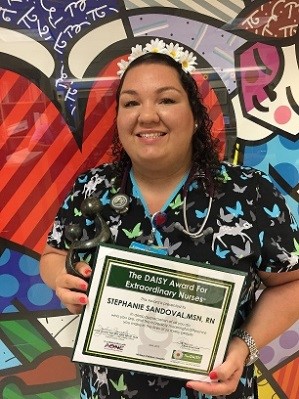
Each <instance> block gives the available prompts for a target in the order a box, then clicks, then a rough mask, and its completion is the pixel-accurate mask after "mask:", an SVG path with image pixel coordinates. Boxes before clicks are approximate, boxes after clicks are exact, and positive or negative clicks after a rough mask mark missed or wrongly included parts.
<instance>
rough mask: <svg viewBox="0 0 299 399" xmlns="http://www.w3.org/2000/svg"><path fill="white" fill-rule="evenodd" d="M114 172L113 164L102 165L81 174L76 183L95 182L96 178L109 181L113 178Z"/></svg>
mask: <svg viewBox="0 0 299 399" xmlns="http://www.w3.org/2000/svg"><path fill="white" fill-rule="evenodd" d="M114 171H115V164H113V163H104V164H101V165H98V166H95V167H94V168H91V169H88V170H85V171H84V172H81V173H80V174H79V175H78V176H77V178H76V180H77V181H81V182H82V181H90V180H95V179H96V178H105V179H110V178H112V177H113V175H114Z"/></svg>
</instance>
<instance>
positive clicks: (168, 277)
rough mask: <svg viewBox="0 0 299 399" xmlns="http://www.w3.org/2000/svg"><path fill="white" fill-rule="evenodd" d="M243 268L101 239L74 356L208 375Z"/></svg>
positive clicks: (219, 352) (226, 331)
mask: <svg viewBox="0 0 299 399" xmlns="http://www.w3.org/2000/svg"><path fill="white" fill-rule="evenodd" d="M245 276H246V274H245V273H242V272H236V271H234V270H227V269H220V268H218V267H214V266H211V265H206V264H200V263H195V262H189V261H188V262H187V261H185V260H182V259H176V258H169V257H165V256H156V255H152V254H149V253H146V252H142V253H140V252H136V251H132V250H128V249H123V248H120V247H115V246H110V245H108V244H105V245H101V246H100V248H99V251H98V256H97V261H96V265H95V267H94V270H93V275H92V280H91V284H90V288H89V294H88V296H89V303H88V305H87V306H86V307H85V309H84V312H83V314H82V317H81V321H80V327H79V330H78V334H77V338H76V343H75V348H74V352H73V361H75V362H80V363H89V364H95V365H101V366H106V367H114V368H119V369H127V370H131V371H139V372H145V373H149V374H156V375H163V376H168V377H175V378H182V379H188V380H190V379H192V380H209V378H208V374H209V372H210V371H211V370H212V369H213V367H215V366H216V365H218V364H220V363H221V362H222V361H223V358H224V355H225V351H226V347H227V343H228V340H229V337H230V333H231V329H232V326H233V323H234V318H235V313H236V310H237V306H238V302H239V298H240V293H241V289H242V286H243V283H244V279H245Z"/></svg>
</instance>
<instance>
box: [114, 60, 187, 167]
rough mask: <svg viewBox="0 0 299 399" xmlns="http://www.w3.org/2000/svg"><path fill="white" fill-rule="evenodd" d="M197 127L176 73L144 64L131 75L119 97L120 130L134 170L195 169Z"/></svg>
mask: <svg viewBox="0 0 299 399" xmlns="http://www.w3.org/2000/svg"><path fill="white" fill-rule="evenodd" d="M194 124H195V121H194V117H193V114H192V110H191V107H190V104H189V101H188V97H187V93H186V92H185V90H184V88H183V86H182V85H181V82H180V80H179V76H178V74H177V72H176V70H174V69H173V68H171V67H169V66H167V65H162V64H143V65H138V66H136V67H134V68H132V69H131V70H130V71H129V72H128V73H127V75H126V77H125V80H124V82H123V86H122V89H121V92H120V97H119V108H118V115H117V128H118V134H119V139H120V141H121V143H122V145H123V147H124V149H125V151H126V152H127V154H128V155H129V156H130V158H131V161H132V164H133V166H138V167H141V168H149V169H152V170H153V169H156V170H159V169H161V170H162V169H163V168H168V170H169V172H170V173H171V171H175V169H176V168H177V169H178V170H179V169H184V170H185V171H186V170H187V169H188V168H189V167H190V165H191V159H192V144H191V143H192V136H193V133H194V130H195V128H194Z"/></svg>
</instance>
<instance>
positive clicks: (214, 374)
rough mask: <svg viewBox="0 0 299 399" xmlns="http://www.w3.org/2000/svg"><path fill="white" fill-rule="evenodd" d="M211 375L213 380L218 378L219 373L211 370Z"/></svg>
mask: <svg viewBox="0 0 299 399" xmlns="http://www.w3.org/2000/svg"><path fill="white" fill-rule="evenodd" d="M209 377H210V378H211V380H218V374H217V373H216V371H211V372H210V374H209Z"/></svg>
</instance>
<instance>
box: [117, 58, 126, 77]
mask: <svg viewBox="0 0 299 399" xmlns="http://www.w3.org/2000/svg"><path fill="white" fill-rule="evenodd" d="M128 65H129V61H125V60H120V62H118V63H117V66H118V67H119V70H118V71H117V75H118V76H119V77H120V78H121V77H122V76H123V74H124V72H125V70H126V69H127V68H128Z"/></svg>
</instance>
